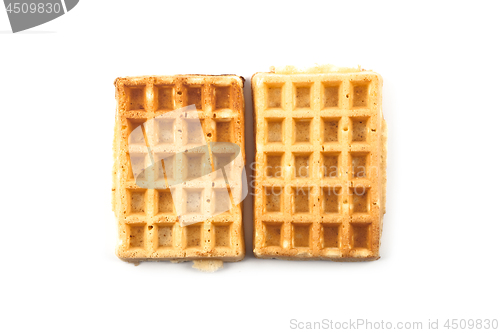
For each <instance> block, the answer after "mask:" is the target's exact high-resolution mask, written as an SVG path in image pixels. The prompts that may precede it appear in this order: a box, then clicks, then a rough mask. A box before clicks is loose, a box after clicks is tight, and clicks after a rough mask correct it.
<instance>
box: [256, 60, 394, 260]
mask: <svg viewBox="0 0 500 333" xmlns="http://www.w3.org/2000/svg"><path fill="white" fill-rule="evenodd" d="M381 90H382V79H381V77H380V75H378V74H377V73H374V72H371V71H363V70H359V69H339V70H338V69H337V70H335V69H334V70H332V69H331V68H329V67H327V68H326V69H325V68H315V69H313V70H310V71H307V70H306V71H299V70H295V69H294V68H291V69H290V68H285V69H283V70H280V71H277V72H274V71H273V72H271V73H256V74H255V75H254V76H253V77H252V92H253V99H254V108H255V140H256V167H255V168H254V170H255V171H254V176H255V188H254V195H255V197H254V217H255V224H254V253H255V255H256V256H257V257H259V258H278V259H301V260H307V259H322V260H334V261H365V260H375V259H378V258H379V247H380V237H381V231H382V217H383V215H384V213H385V184H386V174H385V163H386V162H385V161H386V148H385V137H386V126H385V121H384V119H383V116H382V110H381V105H382V99H381V98H382V95H381Z"/></svg>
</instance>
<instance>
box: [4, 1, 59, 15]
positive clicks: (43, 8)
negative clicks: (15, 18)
mask: <svg viewBox="0 0 500 333" xmlns="http://www.w3.org/2000/svg"><path fill="white" fill-rule="evenodd" d="M6 9H7V13H14V14H19V13H22V14H27V13H31V14H34V13H40V14H41V13H47V14H51V13H56V14H58V13H60V12H61V10H62V8H61V4H59V3H54V4H52V3H50V2H48V3H25V2H21V3H19V2H15V3H9V4H8V6H7V8H6Z"/></svg>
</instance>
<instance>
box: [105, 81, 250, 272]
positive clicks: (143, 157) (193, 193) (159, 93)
mask: <svg viewBox="0 0 500 333" xmlns="http://www.w3.org/2000/svg"><path fill="white" fill-rule="evenodd" d="M115 86H116V99H117V103H118V107H117V110H116V124H115V136H114V148H113V149H114V168H113V189H112V193H113V210H114V212H115V216H116V219H117V221H118V233H119V241H118V245H117V248H116V254H117V256H118V257H119V258H121V259H123V260H126V261H131V262H138V261H145V260H153V261H159V260H171V261H175V262H177V261H187V260H195V261H196V260H201V259H211V260H222V261H238V260H241V259H242V258H243V257H244V254H245V247H244V238H243V228H242V211H241V204H233V203H234V202H235V201H234V200H232V199H234V197H232V196H230V195H227V194H228V193H229V194H231V193H232V191H234V192H236V191H235V189H234V188H230V186H229V185H228V184H227V182H225V181H224V178H223V177H217V176H216V175H213V176H212V175H211V176H210V177H211V178H210V182H209V183H208V184H207V182H206V179H205V180H204V181H200V180H197V179H193V180H191V181H189V182H188V183H182V184H180V187H176V188H175V190H172V187H168V186H166V184H167V183H166V182H168V181H169V179H170V181H171V182H172V179H178V178H179V177H181V178H182V177H184V176H189V177H191V178H193V177H192V176H196V175H201V174H203V173H204V171H206V170H201V168H207V167H208V169H209V170H208V172H210V171H213V170H214V168H217V165H218V164H222V163H225V162H227V161H226V160H227V159H230V158H231V157H233V156H232V155H231V154H234V151H232V150H231V147H228V146H231V145H228V144H224V143H223V142H231V143H234V144H237V145H238V146H239V147H240V149H241V154H242V156H243V161H244V158H245V155H244V154H245V152H244V147H245V145H244V99H243V79H242V78H241V77H238V76H233V75H222V76H204V75H176V76H143V77H128V78H118V79H116V81H115ZM188 105H195V106H196V110H197V111H195V112H194V114H195V115H196V114H197V118H199V119H200V120H199V121H198V120H197V118H194V119H191V118H190V117H189V116H186V117H187V118H181V119H179V118H172V115H173V114H174V113H175V111H173V110H178V109H180V108H184V107H186V106H188ZM159 115H162V118H161V119H158V118H157V117H158V116H159ZM153 118H155V119H153ZM196 121H197V122H198V124H199V123H200V122H201V129H202V131H199V133H197V135H192V134H193V131H191V132H190V135H189V136H188V135H186V134H185V133H186V131H187V130H188V129H189V126H192V124H195V122H196ZM138 127H141V128H142V131H141V130H138V131H134V129H136V128H138ZM131 133H132V136H131V137H130V139H129V135H130V134H131ZM203 138H204V139H205V141H206V143H207V144H206V145H205V148H206V147H207V146H208V144H210V143H215V142H217V144H214V145H212V146H211V148H210V150H203V149H201V148H200V146H201V145H202V142H203V140H202V139H203ZM219 142H220V144H219ZM180 146H182V147H187V148H190V149H189V150H188V149H187V148H186V152H182V153H176V152H178V150H179V147H180ZM191 148H192V149H191ZM131 161H134V162H133V163H134V166H136V165H144V168H143V169H144V170H145V171H143V172H136V170H133V168H132V162H131ZM152 161H154V162H158V161H162V162H159V163H153V162H152ZM203 161H206V163H204V162H203ZM202 162H203V163H202ZM243 163H244V162H243ZM151 165H153V167H149V168H148V166H151ZM195 178H196V177H195ZM169 185H170V183H169ZM172 192H173V193H172ZM224 193H226V195H225V196H224V195H223V194H224ZM175 196H178V197H175ZM175 198H177V199H179V200H182V202H184V204H185V205H186V206H184V207H183V209H187V211H188V212H190V213H191V212H192V214H193V215H196V213H197V212H199V213H200V214H201V213H202V212H203V213H205V212H209V213H211V212H216V213H220V212H222V211H224V210H227V209H228V208H230V210H229V211H226V212H225V213H220V214H218V215H215V216H213V217H211V218H208V219H206V220H204V221H203V222H199V223H195V224H191V225H188V226H181V223H180V222H179V217H178V215H180V214H179V212H176V207H178V206H176V205H174V202H175V200H174V199H175ZM221 198H222V199H221ZM230 200H231V201H230ZM207 263H208V264H211V265H212V266H214V265H213V263H214V262H207ZM198 264H200V263H198ZM199 266H200V265H199ZM201 266H203V265H201ZM215 266H217V264H215Z"/></svg>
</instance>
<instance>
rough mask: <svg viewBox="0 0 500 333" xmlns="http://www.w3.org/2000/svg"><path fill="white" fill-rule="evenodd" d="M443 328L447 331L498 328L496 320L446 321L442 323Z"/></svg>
mask: <svg viewBox="0 0 500 333" xmlns="http://www.w3.org/2000/svg"><path fill="white" fill-rule="evenodd" d="M444 327H445V328H447V329H452V330H456V329H462V330H463V329H476V330H480V329H486V330H487V329H495V330H496V329H497V328H498V320H496V319H493V320H489V319H476V320H474V319H468V320H466V319H460V320H458V319H448V320H446V322H445V323H444Z"/></svg>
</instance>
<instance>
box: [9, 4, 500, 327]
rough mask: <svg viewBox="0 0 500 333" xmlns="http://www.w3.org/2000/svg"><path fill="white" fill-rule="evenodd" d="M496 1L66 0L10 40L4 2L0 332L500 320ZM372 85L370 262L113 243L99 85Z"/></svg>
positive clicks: (107, 105) (106, 116)
mask: <svg viewBox="0 0 500 333" xmlns="http://www.w3.org/2000/svg"><path fill="white" fill-rule="evenodd" d="M499 9H500V8H499V5H498V2H481V1H479V2H470V4H469V5H463V4H458V3H454V2H449V3H439V2H421V1H419V2H416V3H415V4H413V5H408V4H406V3H403V2H397V1H394V2H382V3H375V2H355V3H348V2H347V1H345V2H336V3H330V2H324V3H320V2H315V1H306V2H301V3H297V4H293V3H292V2H283V3H280V4H275V3H274V2H271V1H265V2H263V3H258V2H249V3H246V4H244V5H243V4H238V3H237V2H229V3H215V2H214V1H206V2H202V3H198V4H194V3H184V2H182V1H178V2H175V3H167V2H166V1H165V2H160V1H123V0H121V1H118V0H115V1H90V0H87V1H81V2H80V3H79V4H78V5H77V6H76V7H75V8H74V9H73V10H72V11H71V12H69V13H68V14H66V15H64V16H63V17H60V18H58V19H56V20H54V21H52V22H49V23H47V24H44V25H42V26H39V27H35V28H33V29H31V30H29V31H26V32H24V33H19V34H15V35H13V34H11V33H9V30H10V26H9V23H8V19H7V15H6V13H5V11H4V10H3V8H1V9H0V30H2V33H1V34H0V49H1V53H0V60H1V65H0V66H1V70H0V110H1V123H2V127H1V130H0V142H1V149H2V150H1V152H2V158H1V163H0V172H1V174H2V186H1V188H2V191H1V197H2V199H1V212H2V213H1V215H0V216H1V229H0V230H1V231H0V235H1V240H0V249H1V254H2V259H3V260H2V261H3V263H2V268H1V272H0V294H1V295H0V305H1V306H2V309H1V310H0V313H1V314H0V318H1V319H0V331H3V332H14V331H20V332H23V331H24V332H38V331H44V332H69V331H82V332H92V331H99V332H116V331H118V330H120V331H121V332H184V331H189V332H191V331H193V332H194V331H195V329H196V330H200V329H203V330H205V329H208V331H209V332H216V331H217V332H219V331H220V332H226V331H227V332H239V331H245V332H255V331H263V332H283V331H289V330H290V320H291V319H296V320H298V321H302V322H305V321H321V320H323V319H328V320H333V321H348V320H349V319H358V318H362V319H367V320H371V321H377V322H380V321H381V320H384V321H386V322H387V321H392V322H394V323H396V322H398V321H423V322H424V327H426V326H427V322H428V319H433V320H435V319H439V324H440V325H441V327H442V324H444V321H445V320H446V319H447V318H458V319H470V318H473V319H481V318H482V319H486V318H489V319H493V318H496V319H500V318H499V313H500V311H499V310H500V301H499V300H500V291H499V285H498V281H499V278H500V274H499V254H500V253H499V252H500V251H499V246H500V242H499V238H500V218H499V207H500V179H499V176H498V170H499V163H498V162H499V158H498V153H499V148H498V144H499V143H500V140H499V135H500V133H499V123H500V98H499V96H500V69H499V65H498V61H499V59H500V52H499V42H498V41H499V37H498V33H499V31H500V23H499V19H498V13H499ZM314 63H319V64H323V63H333V64H335V65H338V66H357V65H358V64H359V65H361V66H362V67H363V68H366V69H373V70H375V71H377V72H379V73H380V74H381V75H382V76H383V78H384V87H383V109H384V113H385V118H386V119H387V122H388V126H389V165H388V178H389V180H388V197H387V199H388V201H387V214H386V216H385V220H384V230H383V235H382V247H381V259H380V260H378V261H375V262H370V263H332V262H286V261H279V260H257V259H255V258H254V257H253V255H252V243H251V233H252V228H253V225H252V223H253V222H252V216H251V201H250V200H246V201H245V208H246V209H245V214H247V215H246V216H245V220H244V223H245V232H246V241H247V246H246V251H247V256H246V257H245V259H244V260H243V261H242V262H239V263H232V264H226V265H225V267H224V269H223V270H221V271H218V272H216V273H214V274H206V273H201V272H198V271H196V270H194V269H192V268H191V264H190V263H183V264H177V265H176V264H170V263H142V264H141V265H139V266H137V267H135V266H133V265H131V264H127V263H124V262H122V261H120V260H119V259H118V258H117V257H116V256H115V254H114V247H115V241H116V229H115V228H116V225H115V220H114V216H113V214H112V212H111V203H110V200H111V194H110V189H111V167H112V150H111V148H112V136H113V123H114V112H115V99H114V86H113V81H114V79H115V78H116V77H119V76H130V75H149V74H156V75H161V74H179V73H207V74H221V73H234V74H238V75H242V76H244V77H245V78H246V79H247V82H246V83H247V84H246V86H245V98H246V111H247V115H246V120H247V123H246V124H247V127H246V134H247V140H248V141H247V142H248V143H247V147H246V149H247V156H248V162H251V161H252V158H253V154H252V151H253V149H254V147H253V143H252V140H251V138H252V133H253V128H252V121H251V119H252V103H251V100H250V96H251V95H250V94H251V91H250V84H249V83H250V81H249V80H250V77H251V75H252V74H253V73H255V72H257V71H266V70H268V68H269V66H271V65H280V64H296V65H313V64H314Z"/></svg>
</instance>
